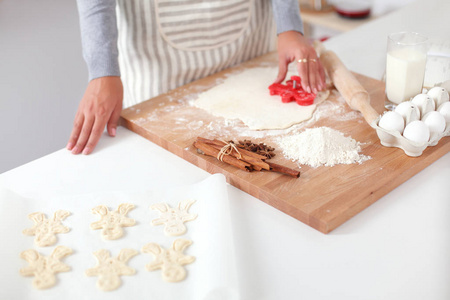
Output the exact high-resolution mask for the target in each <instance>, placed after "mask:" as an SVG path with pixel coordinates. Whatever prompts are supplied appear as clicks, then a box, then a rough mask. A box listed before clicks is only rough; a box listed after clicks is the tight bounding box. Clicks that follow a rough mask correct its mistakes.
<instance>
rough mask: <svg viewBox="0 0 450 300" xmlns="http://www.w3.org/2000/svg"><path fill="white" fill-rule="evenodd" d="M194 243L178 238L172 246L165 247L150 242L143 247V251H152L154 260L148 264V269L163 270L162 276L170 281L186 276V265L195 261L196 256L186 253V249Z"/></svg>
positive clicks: (179, 279)
mask: <svg viewBox="0 0 450 300" xmlns="http://www.w3.org/2000/svg"><path fill="white" fill-rule="evenodd" d="M190 245H192V241H190V240H186V239H177V240H175V241H174V242H173V244H172V248H170V249H164V248H162V247H161V246H160V245H158V244H156V243H149V244H146V245H145V246H144V247H142V250H141V251H142V252H143V253H151V254H152V255H153V256H154V258H155V259H154V260H153V261H152V262H150V263H149V264H147V265H146V268H147V270H149V271H154V270H157V269H161V270H162V278H163V279H164V280H165V281H168V282H177V281H181V280H183V279H184V278H186V270H185V268H184V267H183V266H184V265H187V264H190V263H192V262H194V261H195V257H194V256H188V255H185V254H184V253H183V252H184V250H185V249H186V248H187V247H188V246H190Z"/></svg>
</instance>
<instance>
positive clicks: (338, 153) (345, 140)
mask: <svg viewBox="0 0 450 300" xmlns="http://www.w3.org/2000/svg"><path fill="white" fill-rule="evenodd" d="M277 142H278V144H279V146H280V147H281V149H282V151H283V154H284V155H285V156H286V157H287V158H289V159H291V160H292V161H295V162H298V163H300V164H303V165H309V166H311V167H314V168H315V167H319V166H322V165H324V166H334V165H337V164H352V163H362V162H364V161H366V160H368V159H370V157H369V156H365V155H362V154H360V152H361V143H359V142H357V141H355V140H354V139H352V138H351V137H346V136H344V134H343V133H342V132H340V131H337V130H334V129H331V128H328V127H318V128H308V129H305V130H304V131H302V132H301V133H299V134H295V135H290V136H287V137H281V138H279V140H278V141H277Z"/></svg>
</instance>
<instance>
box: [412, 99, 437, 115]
mask: <svg viewBox="0 0 450 300" xmlns="http://www.w3.org/2000/svg"><path fill="white" fill-rule="evenodd" d="M411 102H412V103H413V104H414V105H416V106H417V107H418V108H419V110H420V118H422V117H423V116H425V115H426V114H427V112H430V111H433V110H435V104H434V101H433V99H431V97H430V96H429V95H427V94H418V95H416V96H415V97H414V98H413V99H412V100H411Z"/></svg>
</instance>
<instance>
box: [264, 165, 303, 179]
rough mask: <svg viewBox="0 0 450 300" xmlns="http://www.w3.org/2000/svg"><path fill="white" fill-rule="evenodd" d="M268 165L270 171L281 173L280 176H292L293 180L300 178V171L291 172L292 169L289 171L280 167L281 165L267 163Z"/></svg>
mask: <svg viewBox="0 0 450 300" xmlns="http://www.w3.org/2000/svg"><path fill="white" fill-rule="evenodd" d="M268 164H269V166H270V170H271V171H274V172H278V173H282V174H286V175H289V176H292V177H294V178H298V177H300V171H297V170H293V169H290V168H288V167H285V166H282V165H278V164H275V163H271V162H268Z"/></svg>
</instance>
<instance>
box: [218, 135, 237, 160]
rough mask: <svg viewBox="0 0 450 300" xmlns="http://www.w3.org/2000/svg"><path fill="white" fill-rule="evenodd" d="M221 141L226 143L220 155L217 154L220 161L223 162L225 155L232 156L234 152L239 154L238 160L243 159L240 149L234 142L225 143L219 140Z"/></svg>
mask: <svg viewBox="0 0 450 300" xmlns="http://www.w3.org/2000/svg"><path fill="white" fill-rule="evenodd" d="M219 141H221V142H223V143H225V146H223V147H222V149H220V151H219V153H218V154H217V159H218V160H220V161H222V162H223V157H224V155H230V154H231V153H232V152H233V150H234V151H236V153H237V156H236V158H237V159H242V155H241V153H240V152H239V150H238V148H237V147H236V145H235V144H234V143H233V142H232V141H230V142H225V141H224V140H219Z"/></svg>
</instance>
